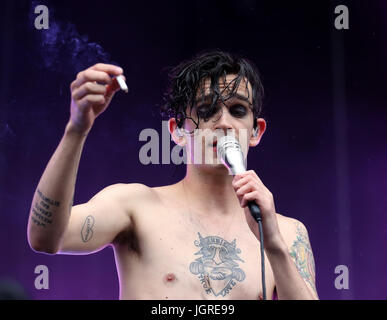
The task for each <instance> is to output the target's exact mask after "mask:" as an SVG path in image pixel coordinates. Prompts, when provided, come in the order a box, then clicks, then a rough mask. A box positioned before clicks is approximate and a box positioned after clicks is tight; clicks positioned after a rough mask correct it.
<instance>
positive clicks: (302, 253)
mask: <svg viewBox="0 0 387 320" xmlns="http://www.w3.org/2000/svg"><path fill="white" fill-rule="evenodd" d="M296 234H297V238H296V240H294V242H293V245H292V247H291V248H290V256H291V257H292V258H293V260H294V262H295V264H296V267H297V270H298V272H299V273H300V275H301V277H302V278H303V279H304V280H305V281H306V282H307V283H308V284H309V285H310V286H311V288H312V289H313V290H314V292H315V293H316V294H317V290H316V285H315V281H316V271H315V263H314V258H313V252H312V248H311V246H310V241H309V236H308V232H307V230H306V228H305V227H304V225H303V224H301V223H300V222H296Z"/></svg>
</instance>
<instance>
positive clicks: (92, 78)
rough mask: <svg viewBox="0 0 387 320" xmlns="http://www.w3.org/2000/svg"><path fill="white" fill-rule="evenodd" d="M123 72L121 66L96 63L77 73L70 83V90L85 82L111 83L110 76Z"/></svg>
mask: <svg viewBox="0 0 387 320" xmlns="http://www.w3.org/2000/svg"><path fill="white" fill-rule="evenodd" d="M122 73H123V70H122V68H120V67H117V66H114V65H111V64H104V63H97V64H96V65H94V66H92V67H90V68H88V69H86V70H84V71H81V72H79V73H78V74H77V78H76V79H75V80H74V81H73V82H72V83H71V90H74V89H75V88H77V87H80V86H81V85H82V84H83V83H85V82H98V83H101V84H111V83H112V81H113V80H112V78H111V76H118V75H121V74H122Z"/></svg>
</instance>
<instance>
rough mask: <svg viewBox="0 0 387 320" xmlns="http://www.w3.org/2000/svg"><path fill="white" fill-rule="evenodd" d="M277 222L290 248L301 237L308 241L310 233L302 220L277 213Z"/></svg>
mask: <svg viewBox="0 0 387 320" xmlns="http://www.w3.org/2000/svg"><path fill="white" fill-rule="evenodd" d="M277 221H278V226H279V228H280V232H281V235H282V237H283V238H284V240H285V242H286V243H287V245H288V246H291V245H293V243H294V242H295V241H297V239H299V238H300V237H302V238H306V239H308V231H307V229H306V227H305V225H304V224H303V223H302V222H301V221H300V220H297V219H295V218H291V217H287V216H284V215H282V214H279V213H277Z"/></svg>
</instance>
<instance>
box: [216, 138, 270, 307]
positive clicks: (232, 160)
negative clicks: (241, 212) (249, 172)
mask: <svg viewBox="0 0 387 320" xmlns="http://www.w3.org/2000/svg"><path fill="white" fill-rule="evenodd" d="M217 154H218V159H220V160H222V162H223V164H224V165H225V166H226V168H228V169H229V170H230V172H231V173H232V174H233V175H234V176H235V175H236V174H240V173H243V172H245V171H246V164H245V161H244V158H243V152H242V149H241V145H240V144H239V141H238V140H237V139H235V138H234V137H233V136H223V137H221V138H220V139H219V140H218V143H217ZM247 205H248V207H249V209H250V213H251V215H252V216H253V218H254V219H255V220H256V221H257V223H258V229H259V237H260V239H261V241H260V242H261V245H260V247H261V282H262V292H263V294H262V295H263V300H266V281H265V254H264V239H263V228H262V215H261V210H260V209H259V206H258V205H257V204H256V203H255V201H249V202H248V203H247Z"/></svg>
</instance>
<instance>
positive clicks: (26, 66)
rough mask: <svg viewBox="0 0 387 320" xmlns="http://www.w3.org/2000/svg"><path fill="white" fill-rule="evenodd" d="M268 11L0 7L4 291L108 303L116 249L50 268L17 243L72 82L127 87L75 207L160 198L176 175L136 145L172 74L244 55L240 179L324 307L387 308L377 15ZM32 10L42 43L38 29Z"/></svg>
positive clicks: (238, 4)
mask: <svg viewBox="0 0 387 320" xmlns="http://www.w3.org/2000/svg"><path fill="white" fill-rule="evenodd" d="M275 3H276V4H274V3H273V2H272V1H252V0H244V1H239V0H227V1H214V2H209V1H204V0H199V1H170V2H165V1H154V2H152V3H149V2H141V1H140V2H138V1H135V2H132V1H130V2H129V1H120V2H119V1H108V2H106V1H96V0H93V1H82V2H80V1H72V0H71V1H70V0H68V1H55V2H54V1H41V2H34V1H24V0H20V1H19V0H18V1H3V2H2V4H3V8H2V9H1V10H0V14H1V16H2V17H1V31H0V34H1V39H0V40H1V42H0V54H1V56H0V58H1V60H0V66H1V69H0V216H1V220H0V280H1V281H2V283H6V282H7V283H8V286H11V285H13V286H16V287H17V288H19V290H20V291H21V293H20V294H23V292H24V295H25V296H26V297H27V298H30V299H117V298H118V294H119V291H118V289H119V283H118V277H117V272H116V269H115V261H114V254H113V250H112V249H111V248H106V249H104V250H102V251H100V252H98V253H96V254H91V255H84V256H69V255H55V256H50V255H44V254H38V253H35V252H33V251H32V250H31V248H30V247H29V245H28V242H27V231H26V230H27V221H28V215H29V209H30V205H31V201H32V197H33V193H34V190H35V188H36V186H37V183H38V182H39V179H40V177H41V175H42V173H43V170H44V168H45V166H46V164H47V162H48V160H49V159H50V157H51V155H52V154H53V152H54V150H55V149H56V147H57V145H58V143H59V141H60V139H61V137H62V135H63V132H64V128H65V125H66V123H67V120H68V117H69V110H70V109H69V104H70V91H69V86H70V83H71V81H73V79H74V78H75V76H76V74H77V72H79V71H80V70H82V69H84V68H86V67H88V66H91V65H92V64H94V63H96V62H110V63H115V64H119V65H120V66H121V67H123V68H124V70H125V75H126V78H127V84H128V87H129V93H128V94H124V93H122V92H119V93H118V94H116V96H115V98H114V101H113V102H112V104H111V105H110V107H109V108H108V109H107V110H106V111H105V112H104V113H103V114H102V115H101V116H100V117H98V118H97V120H96V122H95V125H94V127H93V129H92V131H91V132H90V134H89V137H88V138H87V140H86V144H85V147H84V151H83V154H82V157H81V161H80V167H79V170H78V176H77V184H76V190H75V199H74V203H75V204H80V203H83V202H86V201H88V200H89V199H90V198H91V197H92V196H93V195H94V194H95V193H97V192H98V191H100V190H101V189H103V188H104V187H106V186H108V185H110V184H114V183H118V182H122V183H132V182H138V183H143V184H146V185H148V186H159V185H166V184H171V183H174V182H177V181H178V180H180V179H181V178H183V176H184V174H185V167H184V166H183V165H181V166H175V165H173V164H170V165H168V164H159V165H157V164H154V165H143V164H141V163H140V161H139V156H138V154H139V150H140V148H141V146H142V145H144V143H145V142H143V141H139V135H140V132H141V131H142V130H143V129H145V128H154V129H156V130H157V131H159V132H160V134H161V131H162V118H161V116H160V115H159V113H158V106H159V105H160V104H162V103H163V99H162V96H163V92H164V89H165V85H166V79H167V76H166V75H167V68H168V67H171V66H175V65H176V64H177V63H179V62H180V61H182V60H184V59H188V58H191V57H192V56H193V55H194V54H196V53H198V52H201V51H204V50H207V49H215V48H219V49H221V50H225V51H230V52H236V53H240V54H243V55H244V56H246V57H247V58H249V59H250V60H252V61H253V62H254V63H255V64H256V65H257V66H258V68H259V70H260V72H261V74H262V78H263V84H264V87H265V91H266V99H265V101H264V117H265V119H266V120H267V123H268V128H267V131H266V133H265V134H264V136H263V139H262V141H261V143H260V144H259V146H258V147H257V148H255V149H252V150H251V151H250V153H249V158H248V166H249V168H250V169H254V170H255V171H256V172H257V174H258V175H259V176H260V178H261V179H262V181H263V182H264V184H265V185H266V186H267V187H268V188H269V189H270V190H271V192H272V193H273V194H274V200H275V204H276V209H277V212H279V213H281V214H283V215H286V216H290V217H294V218H296V219H299V220H300V221H302V222H303V223H304V224H305V225H306V227H307V229H308V231H309V236H310V240H311V244H312V248H313V252H314V256H315V263H316V277H317V289H318V293H319V296H320V298H321V299H385V298H386V297H387V294H386V291H387V277H386V275H385V270H387V257H385V252H386V249H387V244H386V240H385V239H387V197H386V191H387V148H386V147H387V145H386V135H387V134H386V131H387V126H386V123H387V111H386V102H387V99H386V74H387V72H386V71H387V62H386V59H385V57H386V55H387V43H386V36H387V4H386V1H382V0H378V1H377V0H375V1H343V2H342V3H341V2H335V1H331V2H329V1H305V2H302V1H301V2H294V1H290V2H289V1H288V2H285V1H284V2H281V4H278V3H277V2H275ZM40 4H44V5H46V6H47V8H48V10H49V11H48V13H49V28H48V29H40V30H38V29H37V28H36V26H35V18H36V16H37V14H35V13H34V9H35V8H36V6H38V5H40ZM340 4H344V5H347V7H348V14H349V29H347V30H345V29H344V30H338V29H336V28H335V18H336V17H337V15H338V14H335V12H334V11H335V7H336V6H337V5H340ZM171 147H173V145H172V143H171ZM39 265H45V266H47V267H48V270H49V288H48V289H40V290H38V289H36V288H35V285H34V281H35V278H36V277H37V274H35V273H34V271H35V268H36V266H39ZM337 266H346V267H347V268H348V275H349V287H348V289H338V288H336V286H335V279H336V278H337V277H338V276H339V274H336V273H335V268H336V267H337ZM17 288H16V289H17ZM16 289H15V290H16Z"/></svg>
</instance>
